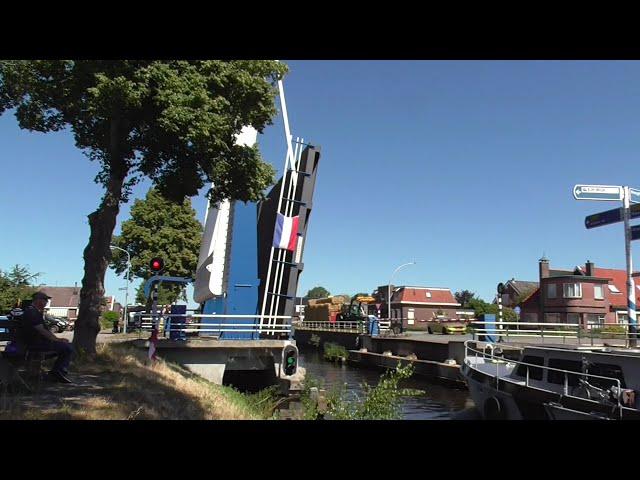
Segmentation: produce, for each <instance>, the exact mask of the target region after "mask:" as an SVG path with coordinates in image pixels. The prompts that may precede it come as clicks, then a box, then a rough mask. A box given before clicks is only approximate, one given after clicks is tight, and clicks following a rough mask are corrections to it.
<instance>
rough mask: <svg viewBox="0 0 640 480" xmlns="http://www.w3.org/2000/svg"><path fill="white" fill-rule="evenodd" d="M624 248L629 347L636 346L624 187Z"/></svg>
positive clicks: (628, 198)
mask: <svg viewBox="0 0 640 480" xmlns="http://www.w3.org/2000/svg"><path fill="white" fill-rule="evenodd" d="M623 202H624V207H623V212H622V213H623V217H624V248H625V256H626V260H627V297H628V298H627V317H628V322H629V346H630V347H635V346H636V298H635V297H636V296H635V291H634V288H635V286H634V282H633V276H632V275H633V260H632V258H631V228H630V226H629V220H630V218H631V215H630V212H629V208H630V205H631V193H630V192H629V187H624V199H623Z"/></svg>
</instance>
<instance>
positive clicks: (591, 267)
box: [585, 260, 596, 277]
mask: <svg viewBox="0 0 640 480" xmlns="http://www.w3.org/2000/svg"><path fill="white" fill-rule="evenodd" d="M585 267H586V269H587V276H588V277H593V276H594V275H595V272H596V266H595V265H594V264H593V263H592V262H591V260H587V263H586V264H585Z"/></svg>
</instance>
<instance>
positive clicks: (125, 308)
mask: <svg viewBox="0 0 640 480" xmlns="http://www.w3.org/2000/svg"><path fill="white" fill-rule="evenodd" d="M109 247H111V248H115V249H116V250H120V251H121V252H124V253H126V254H127V288H126V291H125V294H124V315H123V317H124V318H123V323H124V325H123V327H122V332H123V333H127V323H129V317H127V305H129V273H130V270H131V255H129V252H127V251H126V250H125V249H124V248H120V247H116V246H115V245H109Z"/></svg>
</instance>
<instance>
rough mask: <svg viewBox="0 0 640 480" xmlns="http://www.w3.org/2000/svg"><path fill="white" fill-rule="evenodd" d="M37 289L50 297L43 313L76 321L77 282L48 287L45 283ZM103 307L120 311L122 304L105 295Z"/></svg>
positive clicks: (77, 304) (77, 303)
mask: <svg viewBox="0 0 640 480" xmlns="http://www.w3.org/2000/svg"><path fill="white" fill-rule="evenodd" d="M38 290H41V291H43V292H44V293H46V294H47V295H49V296H50V297H51V299H49V302H48V303H47V306H46V307H45V313H47V314H49V315H52V316H54V317H62V318H66V319H68V320H69V321H70V322H75V321H76V319H77V318H78V311H79V308H80V287H78V286H77V284H76V285H75V286H73V287H48V286H46V285H45V286H42V287H38ZM103 309H104V310H105V311H107V310H109V311H115V312H120V310H122V305H120V303H118V302H116V299H115V297H114V296H105V297H104V307H103Z"/></svg>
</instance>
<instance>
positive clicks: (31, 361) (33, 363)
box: [0, 318, 57, 392]
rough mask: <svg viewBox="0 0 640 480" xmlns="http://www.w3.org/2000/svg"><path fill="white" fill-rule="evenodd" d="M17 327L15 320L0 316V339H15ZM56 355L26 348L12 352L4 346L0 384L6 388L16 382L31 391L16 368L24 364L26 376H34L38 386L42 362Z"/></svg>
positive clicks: (0, 357) (9, 340)
mask: <svg viewBox="0 0 640 480" xmlns="http://www.w3.org/2000/svg"><path fill="white" fill-rule="evenodd" d="M18 328H19V325H18V322H17V321H15V320H10V319H7V318H0V341H5V342H14V341H16V338H17V332H18ZM56 355H57V354H56V353H55V352H42V351H38V352H32V351H29V350H28V349H27V350H25V351H23V352H15V353H13V352H8V351H6V347H5V351H3V352H2V354H1V355H0V384H2V387H3V390H6V389H7V387H8V386H9V385H11V384H13V383H18V384H19V385H21V386H22V387H24V388H26V389H27V390H28V391H30V392H31V391H33V388H32V387H31V386H29V384H27V382H25V380H24V379H23V378H22V376H21V375H20V373H19V372H18V368H20V367H21V366H25V367H26V374H27V376H29V377H33V378H35V379H36V381H37V386H38V387H39V386H40V380H41V376H42V375H41V371H42V364H43V362H44V361H45V360H46V359H48V358H52V357H55V356H56Z"/></svg>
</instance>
